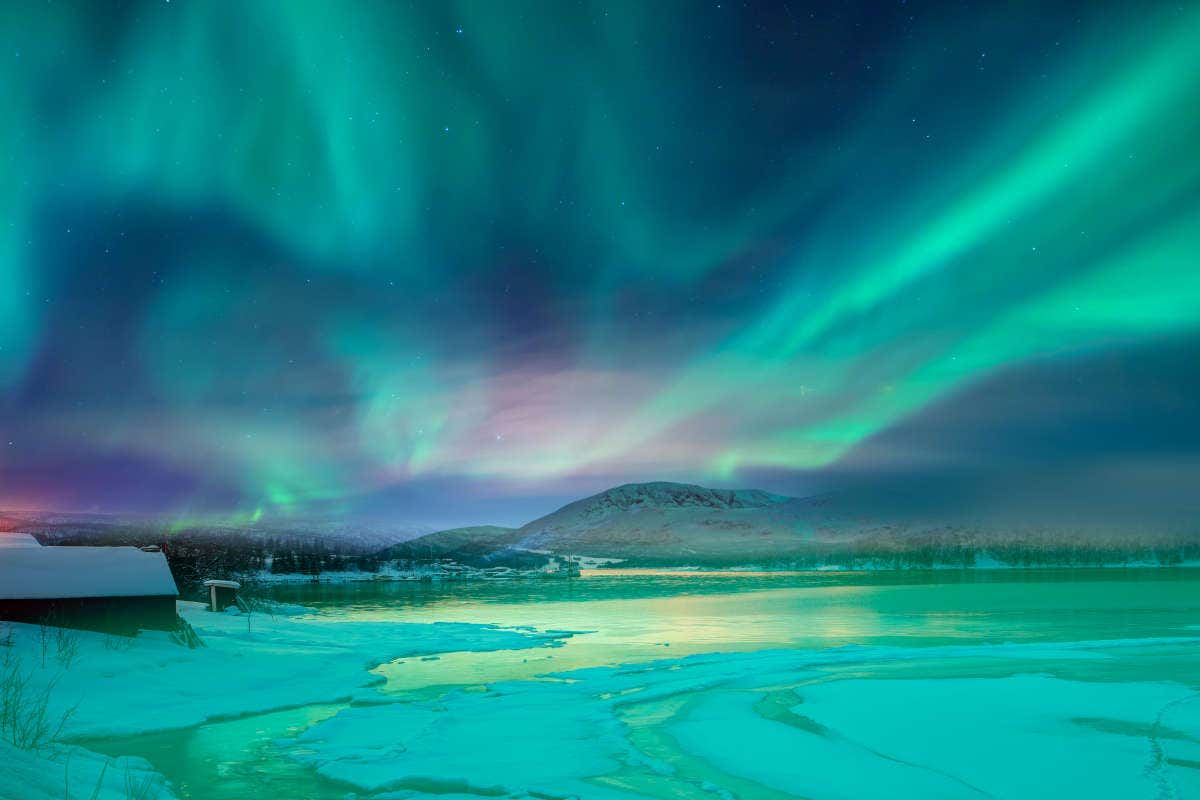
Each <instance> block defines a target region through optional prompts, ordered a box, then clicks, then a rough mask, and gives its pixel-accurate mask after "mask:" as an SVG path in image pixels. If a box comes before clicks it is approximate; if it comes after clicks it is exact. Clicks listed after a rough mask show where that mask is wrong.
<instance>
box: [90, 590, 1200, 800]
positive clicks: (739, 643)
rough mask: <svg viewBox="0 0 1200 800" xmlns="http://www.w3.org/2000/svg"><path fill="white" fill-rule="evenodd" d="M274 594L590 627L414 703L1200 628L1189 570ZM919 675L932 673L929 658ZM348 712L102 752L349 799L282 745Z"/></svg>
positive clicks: (399, 690)
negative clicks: (532, 687)
mask: <svg viewBox="0 0 1200 800" xmlns="http://www.w3.org/2000/svg"><path fill="white" fill-rule="evenodd" d="M274 594H275V596H276V598H277V599H279V600H281V601H284V602H291V603H300V604H304V605H308V606H312V607H315V608H318V609H320V613H322V614H326V615H330V616H334V617H341V618H345V619H347V620H371V619H403V620H406V621H412V622H434V621H464V622H477V623H496V624H500V625H505V626H533V627H536V628H540V629H559V630H563V629H565V630H573V631H587V633H581V634H580V635H578V636H575V637H574V638H572V639H570V640H569V641H568V642H567V643H566V645H565V646H563V647H561V648H555V649H537V650H520V651H509V652H504V651H501V652H489V653H446V654H442V655H440V656H438V657H436V658H431V659H405V660H400V661H397V662H395V663H391V664H385V665H383V666H381V667H379V668H378V670H377V671H378V672H379V673H380V674H381V675H383V676H384V677H386V678H387V684H386V686H385V687H384V689H385V691H387V692H390V693H393V694H397V695H399V696H402V697H410V696H411V697H431V696H438V695H439V694H441V693H442V692H444V691H446V689H447V687H449V686H461V685H475V684H484V683H491V682H498V681H503V680H512V679H535V678H536V677H537V676H539V675H544V674H545V673H548V672H558V671H564V670H569V669H574V668H578V667H588V666H597V665H617V664H627V663H636V662H643V661H649V660H655V659H659V658H670V657H678V656H685V655H688V654H692V653H701V652H714V651H728V652H732V651H749V650H760V649H768V648H779V647H785V648H826V647H835V646H840V645H847V644H858V645H900V646H905V647H925V646H933V645H942V644H975V643H1004V642H1036V641H1078V640H1095V639H1121V638H1143V637H1160V636H1178V635H1187V634H1194V633H1195V630H1193V629H1190V627H1189V626H1194V625H1196V624H1197V623H1198V622H1200V570H1187V569H1146V570H1142V569H1128V570H1113V569H1096V570H1036V571H1032V570H1030V571H1016V570H1011V571H1008V570H1006V571H999V570H997V571H966V572H952V571H945V572H924V573H917V572H899V573H893V572H874V573H853V574H845V573H820V572H806V573H768V574H747V573H741V574H734V575H731V574H719V575H714V574H703V573H702V574H698V575H689V574H680V573H655V572H648V571H639V572H637V573H636V574H612V573H608V572H605V573H599V574H587V575H585V576H584V577H582V578H580V579H575V580H570V581H567V580H541V581H538V580H519V581H507V582H489V583H467V582H464V583H445V584H421V583H379V582H372V583H363V584H352V585H341V586H335V585H325V584H306V585H293V586H283V587H278V588H277V589H276V590H275V591H274ZM1171 658H1172V659H1174V660H1170V659H1165V660H1164V661H1163V662H1162V663H1161V664H1157V663H1156V662H1154V661H1153V660H1149V661H1145V662H1143V665H1142V666H1141V667H1139V669H1141V670H1146V669H1150V670H1159V672H1160V673H1161V674H1154V675H1145V674H1139V675H1136V676H1133V675H1130V676H1124V675H1120V674H1118V673H1119V670H1120V669H1121V668H1122V667H1120V666H1119V664H1118V663H1117V662H1113V663H1111V664H1107V665H1106V664H1105V663H1103V662H1097V661H1095V660H1091V661H1080V662H1079V663H1077V664H1065V665H1064V664H1055V663H1052V662H1047V663H1045V664H1041V665H1039V669H1042V670H1044V671H1046V672H1049V673H1053V672H1056V671H1063V672H1064V674H1065V672H1066V671H1072V672H1073V673H1077V674H1076V675H1075V676H1076V677H1081V678H1083V679H1090V680H1115V679H1126V678H1131V679H1139V680H1142V679H1154V680H1163V679H1167V680H1172V679H1174V680H1178V679H1180V676H1181V675H1184V674H1185V673H1188V672H1189V671H1191V670H1194V669H1195V668H1196V666H1197V664H1196V663H1195V659H1194V658H1193V659H1188V660H1187V661H1186V662H1184V661H1180V660H1179V659H1178V658H1177V657H1176V656H1172V657H1171ZM1146 665H1149V666H1148V667H1147V666H1146ZM1028 666H1029V665H1028V664H1025V668H1028ZM920 668H921V669H922V670H925V671H926V673H925V674H926V675H927V676H928V675H929V672H928V670H930V665H929V664H928V663H924V664H922V666H921V667H920ZM856 669H857V668H856ZM873 669H874V670H876V671H882V672H887V671H895V672H896V673H897V674H905V670H906V669H910V667H907V666H906V665H905V664H903V663H898V664H895V665H887V664H885V665H880V666H878V667H875V668H873ZM1006 669H1009V667H1007V666H1006V665H1005V664H1003V663H994V662H989V663H983V662H980V663H974V662H970V661H960V662H956V663H954V664H952V665H949V664H948V665H946V670H947V676H949V675H953V674H963V673H964V672H965V673H968V674H997V673H1003V672H1004V670H1006ZM1105 670H1108V672H1105ZM337 710H338V708H337V707H331V706H315V707H310V708H305V709H298V710H293V711H287V712H279V713H276V714H270V715H262V716H258V717H253V718H250V719H245V720H237V721H230V722H222V723H213V724H210V725H204V726H200V727H198V728H195V729H192V730H189V731H182V732H174V733H167V734H157V735H151V736H141V737H132V738H128V739H123V740H112V741H108V742H104V743H100V744H92V745H89V746H92V747H94V748H95V749H99V750H103V751H105V752H108V753H110V754H114V755H115V754H134V755H141V756H144V757H146V758H148V759H149V760H150V761H151V762H152V763H153V764H155V766H156V767H157V768H159V769H160V770H161V771H163V772H164V773H165V774H166V775H167V776H168V777H169V778H170V779H171V780H172V781H173V782H174V783H175V785H176V787H177V789H178V791H179V793H180V795H181V796H182V797H196V798H200V797H203V798H206V800H221V799H224V798H236V797H247V796H251V795H253V794H260V793H262V792H263V791H264V788H265V790H267V791H275V792H276V793H277V794H278V795H279V796H280V797H288V798H310V799H311V800H327V799H328V798H335V797H344V796H345V795H346V793H347V791H348V790H347V787H345V786H340V785H337V784H333V783H331V782H328V781H325V780H322V779H318V778H317V777H316V776H315V774H314V773H312V772H311V771H309V770H308V769H307V768H304V767H300V766H298V765H296V764H295V763H293V762H292V761H290V760H289V759H288V758H287V757H286V756H284V755H282V754H281V751H280V749H279V747H278V746H277V745H276V744H275V740H277V739H281V738H287V737H291V736H295V735H296V734H297V733H298V732H300V731H302V730H303V729H305V728H307V727H308V726H310V725H312V724H314V723H316V722H317V721H319V720H321V719H324V718H325V717H327V716H329V715H331V714H333V713H336V711H337ZM651 712H654V709H649V710H648V711H647V710H642V711H640V712H637V713H641V714H643V717H641V718H636V724H635V725H634V736H635V738H636V739H637V740H639V741H642V742H644V743H645V745H646V747H647V748H649V749H654V750H662V749H663V748H664V747H665V745H663V744H662V743H661V742H660V741H659V739H660V735H659V732H658V731H657V729H656V728H655V724H656V723H655V719H656V717H655V716H654V713H657V712H654V713H651ZM646 714H649V715H648V716H645V715H646ZM635 717H636V714H635ZM634 721H635V719H634V718H631V719H630V720H628V722H634ZM663 752H665V750H664V751H663ZM633 779H634V777H633V776H630V780H633Z"/></svg>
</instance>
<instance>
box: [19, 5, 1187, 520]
mask: <svg viewBox="0 0 1200 800" xmlns="http://www.w3.org/2000/svg"><path fill="white" fill-rule="evenodd" d="M0 45H2V46H0V86H3V92H2V93H0V112H2V113H0V222H2V223H3V224H0V435H2V437H3V438H2V440H0V507H5V508H33V509H51V508H53V509H72V510H97V511H106V512H108V511H112V512H130V511H146V512H165V513H170V514H174V515H180V516H187V515H216V516H220V517H223V518H227V519H230V520H234V521H237V520H256V519H262V518H268V519H286V518H302V517H305V516H309V515H341V516H344V517H345V518H348V519H355V518H361V519H364V520H367V519H369V520H404V521H414V522H429V523H434V524H446V525H450V524H458V523H474V522H500V523H503V522H520V521H524V520H527V519H529V518H530V517H532V516H535V515H536V514H539V513H542V512H545V511H548V510H550V508H552V507H554V506H555V505H557V504H558V503H560V502H562V501H565V500H568V499H573V498H574V497H577V496H579V495H581V494H584V493H589V492H592V491H596V490H599V489H603V488H605V487H607V486H610V485H613V484H617V483H624V482H628V481H637V480H650V479H662V480H687V481H692V482H698V483H704V484H708V485H715V486H757V487H761V488H768V489H774V490H776V491H783V492H787V493H792V494H806V493H810V492H816V491H824V490H826V489H830V488H838V487H841V486H854V487H859V488H863V487H867V488H868V489H869V487H872V486H876V485H878V486H883V485H885V484H886V485H889V486H891V487H893V488H894V487H905V486H907V487H919V488H913V489H912V491H913V493H915V494H921V493H924V494H925V495H927V496H928V497H931V498H934V500H933V501H932V502H935V503H937V502H946V503H958V504H964V503H966V504H969V503H970V502H973V501H974V499H976V498H985V497H986V498H990V499H988V500H987V502H995V501H996V498H998V497H1006V496H1007V497H1022V496H1026V494H1028V493H1026V494H1022V492H1023V491H1024V490H1023V489H1022V488H1021V487H1024V488H1025V489H1029V490H1030V491H1031V492H1032V491H1033V489H1034V488H1037V487H1040V488H1041V489H1042V490H1043V491H1042V492H1041V494H1040V495H1039V497H1040V501H1044V502H1045V503H1047V504H1049V505H1051V506H1052V505H1054V503H1056V502H1060V503H1063V504H1066V505H1071V504H1080V503H1082V504H1087V503H1089V502H1091V501H1093V500H1094V499H1096V498H1097V496H1103V497H1106V498H1111V497H1112V496H1115V495H1121V496H1124V497H1129V498H1133V499H1134V500H1139V499H1141V498H1144V502H1146V503H1151V504H1154V505H1155V506H1156V507H1157V506H1159V505H1162V504H1166V505H1169V504H1170V503H1172V502H1173V501H1174V500H1175V499H1178V498H1182V497H1184V496H1187V495H1190V494H1191V490H1192V488H1193V487H1195V486H1196V485H1197V484H1198V482H1200V414H1198V413H1197V410H1196V408H1197V406H1198V405H1200V401H1198V398H1200V331H1198V326H1200V144H1198V143H1200V5H1197V4H1196V3H1186V2H1185V3H1143V2H1138V3H1119V2H1103V3H1098V2H1094V1H1089V2H1081V3H1074V4H1053V3H1046V2H1030V3H995V4H986V3H968V2H955V3H944V4H938V3H927V2H917V1H916V0H910V1H909V2H891V3H885V2H862V3H839V2H832V3H825V2H822V3H811V4H805V3H801V2H790V3H743V2H729V1H726V0H721V1H720V2H711V0H706V1H705V2H692V3H674V2H665V1H664V2H644V0H639V1H637V2H567V0H553V1H551V0H548V1H547V2H536V3H535V2H509V1H508V0H505V2H494V1H492V0H482V1H481V2H418V3H406V2H380V3H371V2H318V1H317V0H279V1H278V2H269V1H268V0H261V1H256V0H248V1H247V2H239V3H226V2H208V1H207V0H205V1H203V2H201V1H200V0H171V2H163V0H157V1H156V2H143V3H117V2H97V3H95V4H92V5H88V4H71V3H63V2H53V3H47V2H40V1H39V2H34V1H33V0H15V1H14V2H6V3H3V4H0ZM1056 481H1058V483H1056ZM1059 485H1061V486H1062V487H1063V488H1062V489H1061V491H1058V490H1046V487H1047V486H1051V487H1054V486H1059ZM896 491H900V492H901V493H904V492H906V491H908V490H907V489H903V488H901V489H896ZM868 494H870V492H869V491H868ZM1033 494H1037V492H1033ZM1033 494H1028V496H1031V497H1032V496H1033ZM981 502H982V501H981ZM1031 502H1032V501H1031ZM1131 502H1133V501H1132V500H1131ZM1139 502H1141V500H1139Z"/></svg>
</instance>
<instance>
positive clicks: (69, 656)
mask: <svg viewBox="0 0 1200 800" xmlns="http://www.w3.org/2000/svg"><path fill="white" fill-rule="evenodd" d="M54 657H55V658H56V659H58V663H59V664H62V666H63V669H70V668H71V665H72V664H74V663H75V661H76V660H77V659H78V658H79V633H78V632H76V631H72V630H69V629H67V628H55V630H54Z"/></svg>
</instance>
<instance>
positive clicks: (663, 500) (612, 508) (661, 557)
mask: <svg viewBox="0 0 1200 800" xmlns="http://www.w3.org/2000/svg"><path fill="white" fill-rule="evenodd" d="M834 528H836V532H835V531H834V530H833V529H834ZM869 529H870V526H869V525H867V524H866V523H864V522H860V521H856V520H850V519H848V518H847V517H846V515H845V514H843V513H841V512H840V511H839V510H838V509H837V508H836V506H833V505H831V504H830V503H829V502H828V501H827V500H825V499H823V498H794V497H785V496H782V495H776V494H771V493H769V492H764V491H760V490H757V489H743V490H724V489H709V488H705V487H702V486H694V485H691V484H682V483H644V484H626V485H624V486H618V487H616V488H614V489H609V490H608V491H605V492H601V493H599V494H597V495H593V496H592V497H587V498H584V499H583V500H578V501H576V502H574V503H571V504H569V505H566V506H564V507H563V508H560V509H559V510H558V511H555V512H553V513H552V514H548V515H546V516H544V517H542V518H540V519H537V520H534V521H533V522H530V523H529V524H527V525H525V526H523V527H522V528H520V529H519V531H518V532H517V534H516V537H515V539H514V545H515V546H516V547H520V548H525V549H529V550H541V551H548V552H552V553H563V554H572V555H584V556H605V557H614V558H623V559H628V560H631V561H634V562H641V563H687V562H694V563H706V562H716V563H749V562H753V561H756V560H762V559H768V560H774V559H777V558H780V557H784V556H786V555H789V554H793V553H798V552H801V551H805V550H807V549H811V548H812V547H813V546H814V545H818V544H819V543H820V542H822V541H824V540H831V539H837V538H840V537H843V536H845V535H846V534H847V532H850V531H852V532H853V533H855V534H861V533H862V532H864V531H866V530H869Z"/></svg>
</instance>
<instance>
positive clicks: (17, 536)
mask: <svg viewBox="0 0 1200 800" xmlns="http://www.w3.org/2000/svg"><path fill="white" fill-rule="evenodd" d="M41 546H42V543H41V542H39V541H38V540H37V539H35V538H33V535H32V534H29V533H0V550H8V549H9V548H11V547H41Z"/></svg>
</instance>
